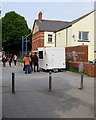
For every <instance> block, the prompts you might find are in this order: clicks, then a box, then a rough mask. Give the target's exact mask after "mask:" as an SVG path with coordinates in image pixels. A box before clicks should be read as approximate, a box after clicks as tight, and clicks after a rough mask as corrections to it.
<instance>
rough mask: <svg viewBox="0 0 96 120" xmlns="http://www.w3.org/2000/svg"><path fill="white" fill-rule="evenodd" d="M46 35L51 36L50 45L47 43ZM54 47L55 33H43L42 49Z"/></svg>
mask: <svg viewBox="0 0 96 120" xmlns="http://www.w3.org/2000/svg"><path fill="white" fill-rule="evenodd" d="M48 34H51V35H52V36H53V37H52V43H49V42H48ZM54 46H55V33H54V32H44V47H54Z"/></svg>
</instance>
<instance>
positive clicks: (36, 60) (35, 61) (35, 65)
mask: <svg viewBox="0 0 96 120" xmlns="http://www.w3.org/2000/svg"><path fill="white" fill-rule="evenodd" d="M33 63H34V72H36V69H35V67H37V72H39V70H38V69H39V68H38V67H39V65H38V56H37V52H35V54H34V56H33Z"/></svg>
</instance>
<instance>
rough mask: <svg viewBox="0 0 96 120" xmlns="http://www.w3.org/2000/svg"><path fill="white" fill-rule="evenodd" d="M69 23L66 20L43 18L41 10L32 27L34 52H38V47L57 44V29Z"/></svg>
mask: <svg viewBox="0 0 96 120" xmlns="http://www.w3.org/2000/svg"><path fill="white" fill-rule="evenodd" d="M69 24H70V23H69V22H65V21H55V20H43V19H42V12H40V13H39V14H38V19H36V20H35V21H34V25H33V29H32V52H33V53H34V52H36V51H37V50H38V47H52V46H53V47H54V46H56V31H58V30H59V29H62V28H63V27H65V26H67V25H69Z"/></svg>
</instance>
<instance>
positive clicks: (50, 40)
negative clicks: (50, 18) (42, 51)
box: [48, 34, 52, 43]
mask: <svg viewBox="0 0 96 120" xmlns="http://www.w3.org/2000/svg"><path fill="white" fill-rule="evenodd" d="M50 42H52V35H51V34H48V43H50Z"/></svg>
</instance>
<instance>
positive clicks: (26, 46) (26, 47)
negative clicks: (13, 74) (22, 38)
mask: <svg viewBox="0 0 96 120" xmlns="http://www.w3.org/2000/svg"><path fill="white" fill-rule="evenodd" d="M26 54H27V36H26Z"/></svg>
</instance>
